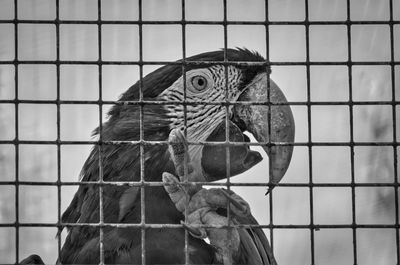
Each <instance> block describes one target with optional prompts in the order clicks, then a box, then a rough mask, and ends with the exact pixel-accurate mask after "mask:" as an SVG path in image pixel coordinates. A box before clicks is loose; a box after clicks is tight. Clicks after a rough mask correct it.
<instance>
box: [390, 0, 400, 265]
mask: <svg viewBox="0 0 400 265" xmlns="http://www.w3.org/2000/svg"><path fill="white" fill-rule="evenodd" d="M393 2H394V1H393V0H389V28H390V76H391V89H392V119H393V120H392V123H393V127H392V129H393V131H392V133H393V170H394V171H393V178H394V179H393V183H394V187H393V188H394V207H395V225H396V229H395V233H396V249H397V251H396V259H397V264H400V239H399V237H400V235H399V190H398V187H399V182H398V170H397V158H398V152H397V146H398V145H397V133H396V132H397V112H396V106H397V104H396V86H395V79H396V76H395V64H394V61H395V59H394V47H395V46H394V30H393V12H394V11H393V5H394V3H393Z"/></svg>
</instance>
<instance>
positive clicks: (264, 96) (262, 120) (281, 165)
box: [233, 72, 295, 185]
mask: <svg viewBox="0 0 400 265" xmlns="http://www.w3.org/2000/svg"><path fill="white" fill-rule="evenodd" d="M238 101H251V102H271V103H275V104H272V105H271V104H268V105H244V104H243V105H241V104H240V105H236V106H235V107H234V109H233V115H234V117H233V122H235V123H236V124H239V125H240V127H241V129H242V130H246V131H248V132H250V133H251V134H253V136H254V138H255V139H256V140H257V141H258V142H264V143H266V144H263V145H262V147H263V149H264V150H265V152H266V153H267V155H268V157H269V161H270V174H269V181H270V184H272V185H275V184H277V183H279V181H280V180H281V179H282V177H283V176H284V175H285V173H286V171H287V169H288V167H289V164H290V160H291V158H292V153H293V145H292V144H293V142H294V133H295V124H294V119H293V114H292V111H291V109H290V106H289V105H285V103H287V100H286V98H285V96H284V94H283V93H282V91H281V90H280V89H279V87H278V86H277V85H276V84H275V83H274V82H273V81H272V80H271V79H270V78H269V76H268V74H267V73H265V72H264V73H260V74H258V75H257V76H256V77H255V78H254V79H253V80H252V82H251V83H250V84H249V85H248V86H247V87H246V88H245V90H244V91H243V93H242V94H241V95H240V97H239V99H238ZM276 103H280V104H282V103H283V105H276Z"/></svg>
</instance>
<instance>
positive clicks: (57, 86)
mask: <svg viewBox="0 0 400 265" xmlns="http://www.w3.org/2000/svg"><path fill="white" fill-rule="evenodd" d="M59 19H60V0H56V24H55V26H56V75H57V77H56V82H57V83H56V89H57V94H56V101H57V104H56V106H57V259H58V260H60V252H61V232H62V227H61V144H60V141H61V138H60V126H61V116H60V20H59Z"/></svg>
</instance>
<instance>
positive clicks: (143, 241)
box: [138, 0, 146, 265]
mask: <svg viewBox="0 0 400 265" xmlns="http://www.w3.org/2000/svg"><path fill="white" fill-rule="evenodd" d="M138 5H139V103H140V104H139V106H140V108H139V141H140V145H139V148H140V214H141V216H140V224H141V248H142V249H141V254H142V265H145V264H146V230H145V228H146V227H145V225H146V218H145V214H146V205H145V186H144V182H145V170H144V167H145V164H144V146H143V144H144V141H143V138H144V135H143V134H144V131H143V130H144V127H143V25H142V22H143V10H142V8H143V5H142V0H139V1H138Z"/></svg>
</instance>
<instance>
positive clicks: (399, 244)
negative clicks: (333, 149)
mask: <svg viewBox="0 0 400 265" xmlns="http://www.w3.org/2000/svg"><path fill="white" fill-rule="evenodd" d="M304 5H305V19H304V21H270V19H269V15H268V14H269V1H268V0H265V21H230V20H228V19H227V0H223V11H224V15H223V19H222V20H221V21H197V20H196V21H193V20H189V19H187V18H186V15H185V0H181V8H182V19H181V20H170V21H153V20H148V21H146V20H143V4H142V0H139V1H138V10H139V17H138V20H125V21H120V20H118V21H116V20H107V21H105V20H102V15H101V14H102V12H101V10H102V8H101V0H98V1H97V8H98V19H97V20H63V19H60V18H59V6H60V4H59V0H56V18H55V19H54V20H46V19H41V20H33V19H19V18H18V8H19V6H18V0H14V19H0V24H12V25H14V48H15V49H14V50H15V51H14V58H15V59H14V60H2V61H0V65H14V67H15V81H14V82H15V99H0V104H13V105H14V107H15V139H14V140H0V145H2V144H11V145H14V146H15V181H0V187H1V186H6V185H13V186H15V222H13V223H0V227H8V228H15V260H16V262H15V263H18V261H19V260H20V258H21V257H20V252H19V247H20V241H21V238H20V228H21V227H55V228H57V229H58V231H61V229H62V228H64V227H84V226H93V227H97V228H98V229H99V233H100V239H99V248H100V249H99V251H100V264H104V262H105V260H104V247H103V245H104V242H103V241H104V233H103V229H104V228H110V227H117V228H127V227H135V228H140V229H141V249H142V252H141V254H142V255H141V260H142V264H146V248H145V246H146V243H145V242H146V229H157V228H168V229H182V225H175V224H148V223H146V217H145V213H146V205H145V191H146V189H145V188H146V187H153V186H163V185H164V184H163V182H147V181H145V170H144V168H145V163H144V148H145V147H146V146H149V145H167V144H168V142H167V141H145V140H144V135H143V133H144V132H143V129H144V127H143V107H144V106H145V105H164V104H181V105H183V106H184V113H185V114H184V115H185V116H186V107H187V106H189V105H199V104H203V105H222V106H224V107H225V109H226V112H227V113H228V110H229V106H232V105H238V104H240V105H267V106H273V105H290V106H305V107H306V109H307V121H308V124H307V129H308V131H307V136H308V141H306V142H296V143H291V144H288V143H270V142H266V143H248V142H235V143H232V142H230V141H229V125H228V120H226V124H225V125H226V126H225V128H226V139H225V141H223V142H212V143H210V142H189V143H188V144H190V145H204V146H207V145H209V146H212V145H224V146H226V156H227V158H226V164H227V167H226V174H227V182H226V183H209V182H202V183H199V184H202V185H207V186H216V187H225V186H227V188H228V190H229V189H231V188H232V187H239V186H249V187H265V186H267V185H268V183H266V182H265V183H249V182H245V183H236V182H235V183H232V182H230V176H231V172H230V168H229V161H230V153H229V147H230V146H238V145H247V146H260V145H269V146H273V145H292V146H304V147H306V148H307V152H308V153H307V155H308V169H309V179H308V182H306V183H280V184H277V186H278V187H304V188H308V189H309V206H310V212H309V218H310V224H307V225H298V224H296V225H279V224H274V223H273V219H274V218H273V212H274V211H273V193H271V194H270V197H269V204H270V205H269V224H262V225H235V227H242V228H248V227H259V228H263V229H269V230H270V234H269V235H270V241H271V242H270V243H271V247H272V248H274V230H275V229H307V230H309V232H310V243H311V244H310V256H311V264H315V263H316V262H315V256H316V248H315V235H314V233H315V231H318V230H319V229H328V228H330V229H344V228H347V229H351V230H352V248H353V252H352V253H353V263H354V264H357V263H358V259H357V256H358V253H357V249H358V245H357V242H358V238H357V230H358V229H362V228H370V229H378V228H385V229H395V231H396V235H395V238H396V249H397V251H396V255H397V256H396V259H397V263H398V264H400V251H399V249H400V233H399V229H400V225H399V194H398V188H399V182H398V169H397V166H398V163H397V158H398V150H397V148H398V147H399V142H398V141H397V139H396V132H397V125H396V117H397V113H396V107H397V106H398V105H399V104H400V101H398V100H396V88H395V67H396V66H399V65H400V62H399V61H396V60H395V43H394V39H395V37H394V26H395V25H400V21H398V20H394V18H393V15H394V14H393V13H394V8H393V6H394V0H389V16H390V18H389V20H388V21H385V20H373V21H358V20H351V16H350V14H351V10H350V0H347V1H346V8H347V9H346V10H347V13H346V15H347V18H346V20H344V21H340V20H336V21H311V20H310V17H309V1H308V0H304ZM22 24H45V25H54V26H55V29H56V35H55V36H56V59H55V60H21V59H19V54H18V50H19V49H18V26H19V25H22ZM64 24H79V25H97V34H98V39H97V42H98V60H60V25H64ZM102 25H137V26H138V29H139V34H138V38H139V60H132V61H107V60H103V59H102V46H101V43H102ZM143 25H181V26H182V27H181V28H182V61H181V62H176V61H147V60H146V61H145V60H143ZM187 25H222V26H223V29H224V48H225V49H224V51H225V52H224V60H223V61H218V62H217V61H189V60H187V58H186V26H187ZM229 25H255V26H256V25H261V26H264V27H265V32H266V40H265V41H266V60H265V61H264V62H254V63H253V62H252V63H249V62H229V61H228V60H227V56H226V48H227V47H228V30H227V27H228V26H229ZM277 25H293V26H295V25H299V26H304V27H305V42H306V45H305V46H306V50H305V54H306V59H305V61H301V62H291V61H283V62H282V61H270V46H269V40H270V34H269V33H270V32H269V29H270V26H277ZM313 25H326V26H329V25H344V26H346V32H347V57H348V59H347V60H345V61H335V62H331V61H311V60H310V26H313ZM354 25H385V26H389V28H390V60H384V61H354V60H353V58H352V51H351V50H352V49H351V48H352V36H351V35H352V34H351V33H352V26H354ZM26 64H30V65H38V64H45V65H55V66H56V76H57V81H56V82H57V83H56V89H57V95H56V99H55V100H26V99H20V98H19V93H18V91H19V89H18V87H19V84H18V73H19V71H18V68H19V66H20V65H26ZM69 64H81V65H96V66H98V73H99V77H98V84H99V86H98V93H99V100H62V99H61V98H60V65H69ZM217 64H218V65H224V66H225V78H226V82H225V83H226V86H227V84H228V82H227V80H228V76H227V71H226V69H227V67H228V66H230V65H241V66H242V65H262V66H266V67H272V66H304V67H305V69H306V88H307V96H306V100H305V101H290V102H269V101H267V102H240V103H239V102H230V101H229V98H228V97H226V99H225V100H224V101H221V102H203V101H200V102H198V101H196V102H194V101H188V100H187V99H186V89H185V96H184V101H176V102H171V101H170V102H165V101H157V100H151V101H150V100H146V99H144V98H143V66H145V65H180V66H182V72H183V75H185V67H187V66H190V65H205V66H209V65H217ZM105 65H137V66H138V67H139V88H140V89H139V91H140V92H139V100H138V101H124V102H122V101H111V100H103V98H102V91H103V89H102V67H103V66H105ZM326 65H334V66H346V67H347V75H348V88H349V100H347V101H312V100H311V82H310V75H311V74H310V67H311V66H326ZM367 65H375V66H380V65H386V66H390V70H391V71H390V75H391V91H392V97H391V99H390V100H377V101H356V100H354V99H353V82H352V79H353V76H352V69H353V67H354V66H367ZM268 79H269V76H268ZM184 80H185V79H184ZM184 86H185V88H186V84H185V85H184ZM19 104H54V105H56V107H57V137H56V140H54V141H47V140H46V141H43V140H20V136H19V129H20V128H19V120H20V117H19ZM61 104H68V105H75V104H84V105H96V106H98V107H99V112H98V115H99V128H100V134H99V140H96V141H65V140H61V137H60V122H61V121H60V106H61ZM104 104H110V105H139V106H140V138H139V141H105V140H103V138H102V122H103V118H102V112H103V105H104ZM365 105H367V106H374V105H387V106H391V108H392V133H393V135H392V137H393V140H392V141H388V142H371V141H369V142H366V141H365V142H357V141H355V139H354V126H353V124H354V106H365ZM312 106H346V107H348V108H349V117H350V119H349V122H350V126H349V128H350V140H349V141H348V142H314V141H312V129H311V128H312V126H311V124H312V118H311V115H312ZM227 116H228V115H227ZM185 122H186V119H185ZM185 133H186V132H185ZM22 144H36V145H56V146H57V180H56V181H54V182H48V181H44V182H39V181H21V180H20V177H19V175H20V172H19V156H20V152H19V149H20V148H19V146H20V145H22ZM81 144H93V145H95V146H96V148H99V156H100V157H99V181H98V182H89V181H87V182H65V181H62V180H61V163H62V157H61V151H60V150H61V146H63V145H81ZM105 145H139V146H140V166H141V169H140V181H125V182H120V181H103V165H102V161H103V159H102V153H103V152H102V148H103V146H105ZM316 146H345V147H349V148H350V154H351V155H350V167H351V180H350V182H349V183H316V182H315V180H314V178H313V173H312V172H313V170H312V169H313V162H312V160H313V159H312V157H313V147H316ZM357 146H388V147H392V148H393V154H394V176H393V177H394V179H393V182H391V183H380V182H375V183H358V182H356V179H355V161H354V148H355V147H357ZM185 174H186V175H187V168H186V166H185ZM186 182H187V180H186ZM21 185H23V186H46V187H51V186H56V187H57V200H58V201H57V207H58V208H57V222H55V223H23V222H21V221H20V216H19V211H18V209H19V207H20V200H19V196H20V186H21ZM85 185H86V186H95V187H98V190H99V207H100V214H99V223H63V222H62V220H61V200H62V197H61V188H62V187H63V186H85ZM122 185H125V186H136V187H140V191H141V192H140V194H141V196H140V199H141V204H140V205H141V222H140V223H139V224H125V223H124V224H121V223H106V222H104V212H103V211H104V209H103V206H104V205H103V188H104V187H106V186H122ZM315 187H350V188H351V209H352V221H351V224H344V225H343V224H329V225H320V224H316V223H315V220H314V217H315V216H314V205H313V203H314V198H313V189H314V188H315ZM357 187H389V188H393V189H394V195H395V196H394V197H395V223H394V224H359V223H357V218H356V188H357ZM185 217H187V213H185ZM228 220H229V223H228V225H227V226H226V228H230V227H232V226H233V224H232V223H231V222H230V211H229V208H228ZM202 227H205V228H210V226H206V225H204V226H202ZM57 249H58V253H60V250H61V238H58V239H57ZM185 263H186V264H188V263H189V255H188V233H187V232H185Z"/></svg>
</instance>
